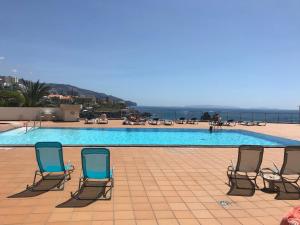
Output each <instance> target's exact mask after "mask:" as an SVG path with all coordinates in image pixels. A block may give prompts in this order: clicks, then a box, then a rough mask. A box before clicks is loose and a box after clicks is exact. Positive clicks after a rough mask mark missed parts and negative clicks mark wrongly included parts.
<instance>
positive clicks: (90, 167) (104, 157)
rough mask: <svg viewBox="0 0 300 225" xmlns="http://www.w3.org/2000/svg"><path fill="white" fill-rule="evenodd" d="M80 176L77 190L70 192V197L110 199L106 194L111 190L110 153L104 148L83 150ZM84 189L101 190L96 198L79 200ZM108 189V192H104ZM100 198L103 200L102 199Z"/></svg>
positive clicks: (111, 170)
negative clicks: (93, 188)
mask: <svg viewBox="0 0 300 225" xmlns="http://www.w3.org/2000/svg"><path fill="white" fill-rule="evenodd" d="M81 162H82V175H81V177H80V179H79V185H78V190H77V191H76V192H75V193H72V192H71V197H73V198H76V199H82V200H83V199H84V200H96V199H106V200H109V199H110V198H111V194H110V195H109V197H107V193H108V192H109V191H111V190H112V187H113V185H114V183H113V169H110V152H109V150H108V149H106V148H83V149H82V151H81ZM85 187H97V188H98V187H99V188H103V192H102V193H99V195H98V196H97V197H96V198H92V199H91V198H81V197H80V194H81V193H82V192H83V190H84V188H85ZM106 188H108V190H106ZM102 196H103V197H104V198H102Z"/></svg>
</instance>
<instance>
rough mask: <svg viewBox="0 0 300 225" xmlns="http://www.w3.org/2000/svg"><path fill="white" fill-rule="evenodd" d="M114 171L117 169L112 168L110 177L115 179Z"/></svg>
mask: <svg viewBox="0 0 300 225" xmlns="http://www.w3.org/2000/svg"><path fill="white" fill-rule="evenodd" d="M114 169H115V167H114V166H113V167H112V168H111V172H110V173H111V174H110V177H111V178H114Z"/></svg>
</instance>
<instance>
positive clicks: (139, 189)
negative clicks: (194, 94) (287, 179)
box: [0, 148, 298, 225]
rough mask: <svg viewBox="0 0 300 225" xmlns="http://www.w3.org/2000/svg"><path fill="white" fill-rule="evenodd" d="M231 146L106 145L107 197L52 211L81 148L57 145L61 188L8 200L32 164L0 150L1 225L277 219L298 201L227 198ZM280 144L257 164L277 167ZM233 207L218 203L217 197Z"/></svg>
mask: <svg viewBox="0 0 300 225" xmlns="http://www.w3.org/2000/svg"><path fill="white" fill-rule="evenodd" d="M236 156H237V149H222V148H213V149H208V148H199V149H196V148H181V149H180V148H177V149H176V148H111V159H112V164H113V165H114V167H115V187H114V189H113V194H112V196H113V197H112V199H111V200H110V201H96V202H94V203H92V204H90V205H88V206H86V207H83V208H56V206H57V205H59V204H60V203H62V202H65V201H66V200H68V199H69V198H70V191H74V190H76V188H77V183H78V178H79V175H80V168H81V164H80V149H79V148H64V159H65V161H66V162H67V161H68V160H71V161H72V163H73V164H74V165H75V167H76V169H75V172H74V173H73V174H72V179H71V180H70V181H69V182H67V183H66V186H65V190H64V191H51V192H46V193H44V194H41V195H39V196H36V197H31V198H7V197H8V196H10V195H13V194H16V193H18V192H20V191H22V190H24V188H25V187H26V184H30V183H31V182H32V178H33V172H34V170H35V168H36V162H35V154H34V149H33V148H12V149H8V150H7V149H0V187H1V188H0V224H28V225H29V224H44V225H58V224H63V225H66V224H72V225H73V224H75V225H79V224H84V225H99V224H100V225H198V224H205V225H214V224H229V225H234V224H245V225H248V224H249V225H250V224H270V225H274V224H279V221H280V218H281V217H282V215H283V214H284V213H285V212H286V211H287V210H289V209H290V207H292V206H295V205H297V204H298V201H283V200H281V201H280V200H274V196H275V195H274V194H266V193H262V192H261V191H256V193H255V195H254V196H252V197H233V196H228V195H226V193H227V191H228V190H229V188H228V186H227V185H226V184H225V182H226V173H225V172H226V168H227V166H228V165H229V163H230V160H231V159H236ZM282 156H283V149H266V150H265V155H264V161H263V167H265V166H270V165H271V163H272V161H275V162H277V163H278V164H279V165H280V164H281V163H282V162H281V160H280V159H282ZM220 200H228V201H230V202H232V205H231V206H230V207H228V208H223V207H221V206H220V205H219V204H218V203H217V201H220Z"/></svg>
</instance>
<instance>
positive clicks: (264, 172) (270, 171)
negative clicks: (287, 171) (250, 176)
mask: <svg viewBox="0 0 300 225" xmlns="http://www.w3.org/2000/svg"><path fill="white" fill-rule="evenodd" d="M259 172H260V174H262V175H263V174H279V173H278V172H277V171H275V170H273V169H272V168H262V169H260V171H259Z"/></svg>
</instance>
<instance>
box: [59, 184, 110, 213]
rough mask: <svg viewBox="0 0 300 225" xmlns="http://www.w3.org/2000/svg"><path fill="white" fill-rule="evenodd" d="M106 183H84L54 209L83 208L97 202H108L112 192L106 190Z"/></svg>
mask: <svg viewBox="0 0 300 225" xmlns="http://www.w3.org/2000/svg"><path fill="white" fill-rule="evenodd" d="M106 183H107V182H100V181H89V182H86V183H85V185H83V186H81V188H80V189H79V190H77V191H76V192H75V193H74V194H71V198H70V199H68V200H67V201H65V202H63V203H61V204H59V205H57V206H56V208H76V207H85V206H88V205H90V204H92V203H93V202H95V201H98V200H110V198H111V192H112V190H111V189H109V190H106V188H105V186H106ZM107 194H109V195H107Z"/></svg>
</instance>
